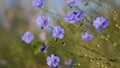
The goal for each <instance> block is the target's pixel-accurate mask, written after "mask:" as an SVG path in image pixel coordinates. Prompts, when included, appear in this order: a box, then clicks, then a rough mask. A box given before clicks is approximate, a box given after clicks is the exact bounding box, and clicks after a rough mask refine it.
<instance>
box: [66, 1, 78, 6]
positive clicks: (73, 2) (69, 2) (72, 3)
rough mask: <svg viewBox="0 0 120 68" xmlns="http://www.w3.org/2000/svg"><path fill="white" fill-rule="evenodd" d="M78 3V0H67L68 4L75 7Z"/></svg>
mask: <svg viewBox="0 0 120 68" xmlns="http://www.w3.org/2000/svg"><path fill="white" fill-rule="evenodd" d="M77 3H78V0H66V4H67V5H69V6H71V7H73V6H76V5H77Z"/></svg>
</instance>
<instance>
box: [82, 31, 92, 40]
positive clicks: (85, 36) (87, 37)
mask: <svg viewBox="0 0 120 68" xmlns="http://www.w3.org/2000/svg"><path fill="white" fill-rule="evenodd" d="M81 36H82V40H83V41H90V40H91V39H92V38H93V35H92V34H90V33H88V32H86V33H85V34H83V33H82V34H81Z"/></svg>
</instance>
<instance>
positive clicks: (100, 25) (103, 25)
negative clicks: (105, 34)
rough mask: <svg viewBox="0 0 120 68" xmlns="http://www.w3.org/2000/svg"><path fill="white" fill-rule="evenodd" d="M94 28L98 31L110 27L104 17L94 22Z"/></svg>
mask: <svg viewBox="0 0 120 68" xmlns="http://www.w3.org/2000/svg"><path fill="white" fill-rule="evenodd" d="M93 26H94V27H95V28H96V29H97V30H101V29H103V28H106V27H107V26H108V19H107V18H103V17H97V18H96V20H94V21H93Z"/></svg>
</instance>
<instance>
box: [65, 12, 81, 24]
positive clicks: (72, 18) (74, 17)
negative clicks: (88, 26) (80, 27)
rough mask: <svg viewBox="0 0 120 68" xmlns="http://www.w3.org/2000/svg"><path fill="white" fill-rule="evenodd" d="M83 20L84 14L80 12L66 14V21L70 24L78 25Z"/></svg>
mask: <svg viewBox="0 0 120 68" xmlns="http://www.w3.org/2000/svg"><path fill="white" fill-rule="evenodd" d="M81 20H83V13H82V12H81V11H80V12H73V13H68V14H66V16H65V18H64V21H65V22H69V23H71V24H72V23H77V22H78V21H81Z"/></svg>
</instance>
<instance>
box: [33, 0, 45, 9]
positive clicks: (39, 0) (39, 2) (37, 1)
mask: <svg viewBox="0 0 120 68" xmlns="http://www.w3.org/2000/svg"><path fill="white" fill-rule="evenodd" d="M42 5H43V0H33V2H32V6H33V7H34V8H36V7H37V8H41V7H42Z"/></svg>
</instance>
